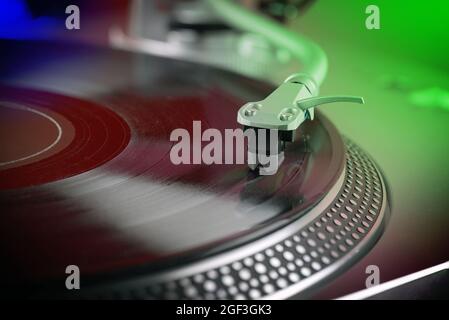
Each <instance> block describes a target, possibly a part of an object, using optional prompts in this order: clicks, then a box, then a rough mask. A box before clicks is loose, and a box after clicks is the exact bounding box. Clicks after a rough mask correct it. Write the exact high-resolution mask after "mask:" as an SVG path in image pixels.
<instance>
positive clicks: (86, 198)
mask: <svg viewBox="0 0 449 320" xmlns="http://www.w3.org/2000/svg"><path fill="white" fill-rule="evenodd" d="M4 47H6V49H5V52H4V53H3V54H4V55H5V56H6V57H8V59H7V61H8V63H6V62H5V61H3V62H2V63H3V64H4V65H2V68H3V70H5V72H2V75H1V83H2V85H1V87H0V114H1V116H0V122H1V129H0V142H1V145H2V149H1V151H0V208H1V217H0V219H1V223H0V228H1V230H0V234H1V238H2V239H1V248H0V255H1V258H2V267H1V268H2V269H4V270H2V272H4V273H3V274H4V275H5V276H3V277H2V282H4V285H12V284H14V285H15V289H16V290H22V291H21V292H20V294H21V295H23V294H24V292H23V290H25V291H26V292H25V294H26V295H31V296H34V295H38V296H47V295H51V294H54V293H55V292H57V291H58V290H59V289H61V286H62V285H61V284H63V283H64V282H63V281H64V278H65V276H66V274H65V268H66V266H68V265H76V266H78V267H79V269H80V271H81V273H82V277H83V286H85V287H87V288H88V289H87V290H86V291H83V292H81V295H85V296H86V297H89V296H92V295H95V296H97V295H99V296H108V295H120V296H121V295H125V296H126V295H129V294H133V295H137V296H139V297H163V298H176V297H187V298H195V297H206V298H226V297H247V298H256V297H259V296H261V295H270V294H275V293H276V292H285V289H286V288H289V287H292V286H295V285H298V284H300V283H302V282H301V280H303V279H305V278H307V277H309V276H312V275H313V274H315V273H318V272H320V271H323V272H324V271H326V270H327V271H326V274H325V275H324V274H323V276H330V275H331V274H332V272H331V271H329V269H328V268H327V266H332V265H336V266H338V268H341V267H343V265H344V264H346V263H348V261H349V260H346V258H345V255H346V254H348V253H349V252H351V250H355V251H360V250H359V249H360V247H358V246H359V245H360V246H362V245H363V246H366V245H367V243H364V242H365V241H364V238H365V237H367V236H368V234H369V236H370V237H375V235H376V234H377V232H376V230H378V229H379V225H380V223H381V220H382V216H383V209H384V207H385V199H384V189H383V184H382V178H381V176H380V174H379V173H378V172H377V169H376V168H375V165H374V164H373V163H372V162H371V161H370V160H369V158H368V157H367V156H366V155H364V154H363V152H362V151H360V150H359V149H358V148H357V147H356V146H354V145H352V144H350V143H349V142H344V141H343V140H342V138H341V137H340V135H339V134H338V132H337V131H336V129H335V128H334V127H333V125H332V124H331V123H330V122H329V121H328V120H326V119H325V117H323V116H322V115H321V114H319V115H318V116H317V118H316V119H315V120H314V121H308V122H306V123H305V124H304V125H303V126H301V129H300V130H299V131H298V132H297V135H298V137H299V138H298V139H297V140H296V141H295V142H294V143H291V144H290V145H289V146H288V148H287V150H286V152H285V160H284V162H283V164H282V165H281V167H280V169H279V171H278V172H277V173H276V174H275V175H272V176H259V175H257V174H255V173H254V172H252V171H251V170H249V168H248V166H247V165H246V164H212V165H206V164H180V165H176V164H173V162H172V161H171V160H170V150H171V148H172V147H173V144H174V142H172V141H170V134H171V132H172V131H173V130H175V129H178V128H183V129H186V130H188V131H189V132H191V131H192V123H193V121H201V125H202V130H206V129H207V128H216V129H218V130H219V131H220V132H224V130H225V129H235V128H238V127H239V125H238V124H237V122H236V114H237V110H238V108H239V107H240V106H241V105H242V104H244V103H245V102H247V101H257V100H259V99H262V98H264V97H265V96H266V95H267V94H268V93H270V91H271V90H272V88H271V86H269V85H267V84H264V83H262V82H259V81H256V80H251V79H248V78H245V77H242V76H239V75H237V74H233V73H230V72H226V71H221V70H217V69H213V68H210V67H206V66H200V65H196V64H193V63H187V62H181V61H174V60H170V59H165V58H161V57H153V56H143V55H138V54H131V53H126V52H121V51H115V50H111V49H99V48H91V47H79V46H77V47H76V48H75V47H71V46H68V45H58V44H36V43H33V44H32V50H31V45H30V44H29V43H25V42H23V43H22V42H16V43H8V45H7V46H4ZM31 52H32V54H31ZM15 66H18V68H20V72H17V70H15V72H14V73H13V72H11V71H12V68H15ZM13 75H14V76H13ZM345 144H346V145H347V146H345ZM365 187H366V188H368V191H363V190H362V188H365ZM359 189H360V191H358V190H359ZM332 208H333V210H332ZM342 213H343V214H342ZM295 224H298V225H295ZM326 230H327V231H326ZM280 243H282V244H280ZM271 247H272V248H271ZM248 248H250V249H248ZM286 252H289V253H287V254H286ZM284 264H285V266H284ZM279 267H282V269H283V270H285V274H282V272H284V271H280V270H279V272H281V274H279V275H278V276H276V277H275V276H273V274H272V275H271V276H270V271H269V270H270V268H274V269H278V268H279ZM338 268H337V267H335V268H334V270H337V269H338ZM242 270H247V272H248V273H249V274H251V273H255V274H256V273H261V274H263V275H264V276H265V277H263V279H265V278H266V279H265V280H263V281H265V283H263V281H262V280H260V281H261V282H260V283H259V282H258V283H257V284H255V283H254V281H253V283H252V284H251V283H250V279H249V278H248V279H246V275H245V272H242ZM275 272H277V271H275ZM292 274H296V275H297V276H292ZM6 275H7V276H6ZM136 279H141V280H136ZM142 279H144V280H142ZM186 279H187V280H186ZM245 279H246V280H245ZM279 279H285V283H284V282H279ZM239 282H244V283H247V282H248V288H247V289H245V286H244V285H240V286H238V283H239ZM271 282H273V284H272V285H271V287H269V286H266V284H271ZM17 283H19V284H21V285H22V287H20V286H19V287H17ZM17 288H19V289H17ZM251 288H252V289H251ZM264 288H265V289H264ZM215 289H217V290H215ZM283 290H284V291H283ZM292 290H293V291H296V292H297V291H298V290H299V288H298V289H292ZM81 291H82V290H81ZM293 291H292V292H293ZM284 294H285V295H287V294H286V293H284Z"/></svg>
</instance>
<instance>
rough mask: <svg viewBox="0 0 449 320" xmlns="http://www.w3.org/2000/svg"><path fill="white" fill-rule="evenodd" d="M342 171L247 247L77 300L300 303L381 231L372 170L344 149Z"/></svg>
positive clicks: (380, 194)
mask: <svg viewBox="0 0 449 320" xmlns="http://www.w3.org/2000/svg"><path fill="white" fill-rule="evenodd" d="M346 146H347V153H346V170H345V171H344V172H343V174H342V176H341V177H340V180H339V182H338V183H337V184H336V185H335V187H334V189H333V190H332V191H331V192H329V193H328V195H327V196H326V197H325V198H323V200H322V201H321V202H320V203H319V204H318V205H317V206H316V207H315V208H314V209H312V210H311V211H310V212H309V213H308V214H306V215H304V216H302V217H301V218H299V219H298V220H296V221H293V222H292V223H290V224H289V225H287V226H285V227H284V228H281V229H280V230H278V231H276V232H274V233H272V234H270V235H268V236H266V237H263V238H262V239H260V240H257V241H254V242H252V243H250V244H247V245H243V246H240V247H238V248H235V249H233V250H230V251H227V252H224V253H221V254H218V255H215V256H211V257H210V258H208V259H205V260H202V261H199V262H195V263H192V264H190V265H186V266H181V267H178V268H176V267H175V268H173V269H171V270H168V271H164V272H162V273H159V274H154V275H151V276H144V277H136V278H135V279H132V280H126V281H118V282H115V283H112V284H111V283H109V284H108V285H105V286H102V287H95V288H90V289H89V288H85V289H83V290H81V294H82V295H83V297H85V298H112V297H113V298H122V299H129V298H141V299H259V298H272V299H281V298H288V297H291V296H293V295H296V297H298V296H299V297H306V296H307V289H310V288H312V287H314V286H316V285H317V284H319V283H320V282H321V281H323V280H325V279H327V278H329V277H331V276H332V275H335V274H336V273H337V271H341V270H343V269H344V268H345V266H347V265H349V264H350V263H351V262H353V260H355V259H358V258H360V257H361V256H363V255H364V254H365V253H366V252H367V251H368V250H369V249H370V247H371V246H372V245H373V244H374V242H375V241H376V240H377V237H378V236H379V235H380V232H381V231H382V227H383V224H384V221H385V215H386V211H387V202H386V189H385V185H384V183H383V180H382V177H381V175H380V173H379V171H378V170H377V168H376V165H375V164H374V163H373V162H372V161H371V160H370V158H369V157H368V156H367V155H366V154H365V153H364V152H363V151H361V150H360V149H359V148H358V147H357V146H356V145H354V144H353V143H351V142H349V141H347V142H346Z"/></svg>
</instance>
